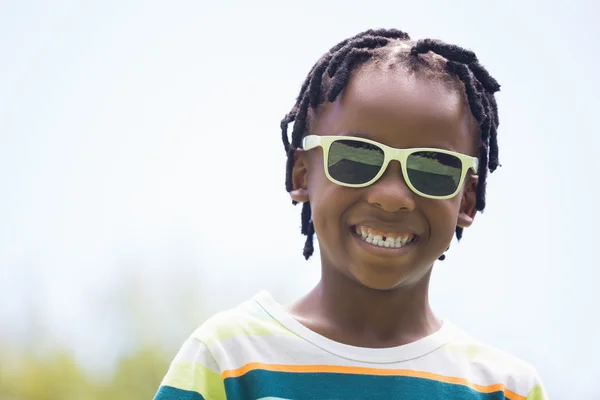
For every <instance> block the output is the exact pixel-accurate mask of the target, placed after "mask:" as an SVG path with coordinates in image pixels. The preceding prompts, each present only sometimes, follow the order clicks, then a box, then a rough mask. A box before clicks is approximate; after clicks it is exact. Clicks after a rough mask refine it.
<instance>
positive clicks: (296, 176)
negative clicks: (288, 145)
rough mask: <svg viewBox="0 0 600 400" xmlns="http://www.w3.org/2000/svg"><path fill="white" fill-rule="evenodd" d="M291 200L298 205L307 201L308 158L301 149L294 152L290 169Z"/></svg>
mask: <svg viewBox="0 0 600 400" xmlns="http://www.w3.org/2000/svg"><path fill="white" fill-rule="evenodd" d="M290 196H291V197H292V200H294V201H297V202H298V203H306V202H307V201H308V156H307V154H306V152H305V151H304V150H302V149H297V150H296V151H295V152H294V167H293V168H292V191H291V192H290Z"/></svg>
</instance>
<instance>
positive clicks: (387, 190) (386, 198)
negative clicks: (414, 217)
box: [367, 160, 415, 213]
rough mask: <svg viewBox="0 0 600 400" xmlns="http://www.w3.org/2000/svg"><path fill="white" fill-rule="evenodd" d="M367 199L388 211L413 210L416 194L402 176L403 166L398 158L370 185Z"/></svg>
mask: <svg viewBox="0 0 600 400" xmlns="http://www.w3.org/2000/svg"><path fill="white" fill-rule="evenodd" d="M368 189H369V191H368V194H367V201H368V202H369V204H372V205H374V206H376V207H379V208H381V209H383V210H385V211H387V212H391V213H393V212H399V211H413V210H414V209H415V194H414V193H413V191H412V190H410V188H409V187H408V185H407V184H406V182H405V181H404V177H403V176H402V167H401V166H400V163H399V162H398V161H396V160H394V161H392V162H390V164H389V165H388V166H387V169H386V170H385V172H384V173H383V175H382V176H381V177H380V178H379V179H378V180H377V182H375V183H374V184H372V185H371V186H369V188H368Z"/></svg>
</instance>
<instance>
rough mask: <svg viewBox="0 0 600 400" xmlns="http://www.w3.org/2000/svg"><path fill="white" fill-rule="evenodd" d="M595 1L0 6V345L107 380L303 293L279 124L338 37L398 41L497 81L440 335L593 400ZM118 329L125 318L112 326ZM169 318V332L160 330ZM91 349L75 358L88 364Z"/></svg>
mask: <svg viewBox="0 0 600 400" xmlns="http://www.w3.org/2000/svg"><path fill="white" fill-rule="evenodd" d="M599 12H600V5H598V4H597V3H594V2H593V1H591V0H590V1H583V0H578V1H571V2H559V1H544V2H541V1H533V0H523V1H508V0H503V1H491V0H490V1H488V2H481V1H475V0H459V1H453V2H446V1H442V0H431V1H414V2H392V1H386V0H373V1H370V2H368V3H365V2H353V1H349V0H348V1H342V0H339V1H338V0H330V1H328V0H321V1H317V0H309V1H303V2H281V1H253V2H243V1H241V0H238V1H234V0H231V1H221V2H220V3H218V5H217V2H207V1H203V0H200V1H198V0H196V1H192V0H189V1H183V0H182V1H171V2H168V4H167V3H166V2H162V1H156V0H147V1H141V0H131V1H114V0H113V1H103V2H85V1H62V2H44V1H16V0H13V1H10V0H4V1H2V2H0V53H1V54H2V57H1V60H2V62H0V188H1V191H0V321H2V322H0V339H2V340H4V341H8V342H11V343H13V342H14V343H18V344H24V346H33V347H40V348H43V347H44V346H46V347H48V346H59V345H61V346H69V347H70V348H72V350H73V351H74V352H75V353H76V354H77V355H78V357H79V359H80V360H82V363H84V364H86V365H88V364H89V365H108V364H110V363H111V362H112V361H113V360H114V359H115V357H117V356H118V355H119V354H121V353H122V352H125V351H127V349H128V348H131V347H133V346H135V345H137V344H139V342H140V341H145V342H152V343H155V342H156V343H163V344H166V345H167V346H169V348H171V349H172V350H173V351H175V350H176V348H177V347H178V346H179V345H180V344H181V343H182V342H183V340H185V337H186V336H187V335H188V334H190V333H191V331H192V330H193V329H194V327H195V326H197V325H198V324H200V323H201V322H202V320H203V319H205V318H206V317H208V316H210V315H211V314H212V313H214V312H217V311H220V310H223V309H226V308H228V307H232V306H235V305H236V304H237V303H239V302H241V301H243V300H245V299H247V298H248V297H249V296H252V295H253V294H254V293H255V292H257V291H259V290H262V289H266V290H269V291H271V292H272V293H273V294H274V296H275V297H276V298H277V299H278V300H280V301H281V302H289V301H292V300H293V299H295V298H297V297H299V296H301V295H302V294H303V293H304V292H306V291H308V290H309V289H310V288H311V287H312V286H313V285H314V284H315V283H316V282H317V281H318V278H319V265H318V257H313V259H311V260H310V261H308V262H306V261H304V259H303V257H302V255H301V252H302V246H303V237H302V236H301V235H300V233H299V225H300V209H299V208H294V207H293V206H292V205H291V204H290V199H289V196H288V194H287V193H286V192H285V190H284V167H285V154H284V151H283V147H282V144H281V139H280V131H279V121H280V120H281V118H282V117H283V116H284V115H285V113H287V112H288V111H289V109H290V108H291V107H292V105H293V103H294V101H295V97H296V95H297V93H298V90H299V88H300V84H301V83H302V81H303V80H304V78H305V76H306V74H307V73H308V71H309V70H310V68H311V66H312V65H313V63H314V62H315V61H316V60H317V59H318V58H319V57H320V55H321V54H322V53H323V52H325V51H326V50H327V49H329V48H330V47H331V46H333V45H334V44H336V43H337V42H339V41H340V40H342V39H344V38H346V37H348V36H351V35H354V34H356V33H358V32H360V31H362V30H365V29H369V28H377V27H385V28H397V29H401V30H404V31H406V32H408V33H409V34H410V35H411V37H413V38H415V39H418V38H427V37H429V38H439V39H443V40H444V41H447V42H451V43H456V44H459V45H461V46H463V47H468V48H471V49H473V50H474V51H475V52H476V53H477V55H478V57H479V59H480V60H481V62H482V63H483V64H484V65H485V66H486V67H487V68H488V70H489V71H490V72H491V73H492V75H493V76H494V77H496V78H497V80H498V81H499V82H500V83H501V84H502V90H501V92H500V93H499V94H498V95H497V99H498V104H499V109H500V128H499V144H500V160H501V163H502V167H501V168H499V169H498V170H497V171H496V172H495V173H494V174H492V175H491V176H490V178H489V181H488V205H487V208H486V211H485V213H483V214H481V215H478V216H477V218H476V220H475V223H474V225H473V226H472V227H471V228H469V229H468V230H467V231H466V232H465V235H464V239H463V240H462V241H461V243H460V244H457V243H453V244H452V247H451V250H450V251H449V253H448V257H447V259H446V261H444V262H443V263H438V264H437V265H436V266H435V267H434V274H433V282H432V290H431V301H432V304H433V307H434V308H435V310H436V312H437V313H438V314H439V315H442V316H444V317H446V318H448V319H450V320H452V321H453V322H454V323H455V324H457V325H459V326H461V327H462V328H463V329H465V330H467V331H468V332H469V333H471V334H472V335H473V336H475V337H477V338H479V339H480V340H482V341H484V342H487V343H489V344H492V345H494V346H498V347H500V348H502V349H505V350H507V351H509V352H511V353H513V354H515V355H517V356H519V357H521V358H523V359H525V360H526V361H528V362H530V363H532V364H533V365H535V366H536V368H537V369H538V371H539V373H540V375H541V376H542V378H543V379H544V381H545V382H546V386H547V387H548V389H549V390H550V392H551V394H552V396H553V398H556V399H596V398H598V399H600V389H598V387H597V385H596V382H595V378H597V377H598V376H600V367H598V364H597V361H596V360H597V359H599V358H600V347H599V346H598V345H597V343H596V340H597V338H598V337H600V324H599V323H598V320H597V318H594V317H593V315H597V310H596V308H597V307H598V306H600V291H599V290H598V289H597V285H598V281H599V280H600V272H599V268H598V267H600V262H599V261H598V255H597V254H596V252H595V246H596V239H597V237H598V233H597V232H598V226H599V224H600V216H599V213H598V207H597V206H596V204H597V197H598V194H599V190H598V184H597V182H598V181H599V180H598V178H597V175H598V173H600V167H598V165H597V161H596V160H597V154H596V152H597V149H598V148H600V139H598V138H599V136H598V133H597V124H596V121H597V113H598V108H599V107H598V106H599V105H600V102H599V101H598V97H597V96H598V92H599V91H600V78H599V74H598V73H597V68H598V64H599V61H600V57H599V56H598V50H597V48H598V46H597V43H596V42H597V41H596V40H595V38H598V37H600V28H599V27H598V26H597V24H596V18H595V16H597V15H600V14H599ZM128 310H129V311H131V310H134V311H135V310H137V314H136V315H139V320H136V321H132V320H131V318H130V317H129V316H128V315H129V314H128V313H127V311H128ZM167 321H168V322H167ZM91 344H93V345H91Z"/></svg>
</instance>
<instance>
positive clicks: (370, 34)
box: [281, 29, 500, 260]
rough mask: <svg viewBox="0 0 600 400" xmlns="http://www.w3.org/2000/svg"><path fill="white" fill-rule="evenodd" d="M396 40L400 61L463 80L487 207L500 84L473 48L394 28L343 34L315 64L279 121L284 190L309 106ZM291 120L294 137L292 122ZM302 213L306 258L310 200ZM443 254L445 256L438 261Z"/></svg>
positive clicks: (479, 198) (330, 95) (480, 199)
mask: <svg viewBox="0 0 600 400" xmlns="http://www.w3.org/2000/svg"><path fill="white" fill-rule="evenodd" d="M396 44H403V45H404V46H407V47H408V49H409V50H408V51H405V52H398V54H397V55H395V57H396V60H397V62H403V63H404V64H405V65H407V66H409V67H410V68H412V69H413V70H416V71H424V72H433V73H436V74H438V76H440V77H444V78H449V79H454V80H456V78H458V80H460V82H462V84H463V86H464V91H465V95H466V100H467V102H468V103H469V108H470V110H471V113H472V114H473V117H474V118H475V121H476V123H477V124H478V135H479V136H480V137H479V140H478V151H479V155H478V157H479V170H478V171H477V172H478V175H479V180H478V183H477V189H476V204H475V208H476V209H477V211H483V209H484V208H485V188H486V178H487V174H488V170H489V172H494V170H495V169H496V168H497V167H498V166H499V165H500V164H499V161H498V141H497V129H498V125H499V120H498V107H497V104H496V100H495V98H494V93H495V92H497V91H499V90H500V85H499V84H498V82H497V81H496V80H495V79H494V78H493V77H492V76H491V75H490V74H489V73H488V71H487V70H486V69H485V68H484V67H483V66H482V65H481V64H480V63H479V61H478V60H477V56H476V55H475V53H473V52H472V51H470V50H467V49H464V48H462V47H459V46H456V45H453V44H447V43H444V42H442V41H440V40H433V39H423V40H418V41H416V42H415V41H412V40H411V39H410V37H409V35H408V34H406V33H404V32H402V31H399V30H396V29H376V30H373V29H370V30H367V31H364V32H362V33H359V34H358V35H356V36H353V37H351V38H348V39H345V40H343V41H342V42H340V43H338V44H337V45H335V46H334V47H332V48H331V49H330V50H329V51H328V52H327V53H325V54H324V55H323V56H322V57H321V58H320V59H319V61H317V63H316V64H315V65H314V66H313V67H312V69H311V70H310V72H309V73H308V76H307V77H306V79H305V80H304V83H303V84H302V87H301V89H300V94H299V95H298V97H297V98H296V103H295V104H294V106H293V107H292V109H291V110H290V112H289V113H287V114H286V116H285V117H284V118H283V120H282V121H281V139H282V141H283V145H284V148H285V151H286V155H287V163H286V175H285V188H286V190H287V191H288V192H291V191H292V189H293V188H292V168H293V166H294V153H295V150H296V149H298V148H300V147H301V144H302V138H303V137H304V136H305V134H306V131H307V127H308V118H309V112H310V110H316V109H317V108H318V107H319V106H320V105H321V104H323V103H324V102H325V101H327V102H334V101H336V99H337V98H338V96H339V95H340V93H341V92H342V90H344V88H345V87H346V85H347V84H348V82H349V80H350V76H351V74H352V72H353V70H355V69H356V68H357V67H358V66H359V65H361V64H365V63H367V62H368V61H370V60H375V59H377V58H382V57H385V56H388V57H390V51H389V50H390V49H392V48H393V47H394V46H395V45H396ZM440 60H441V61H440ZM292 122H293V129H292V134H291V141H290V138H289V137H288V126H289V124H290V123H292ZM293 204H294V205H295V204H296V202H295V201H294V202H293ZM301 215H302V216H301V232H302V234H303V235H305V236H306V243H305V245H304V251H303V254H304V257H305V258H306V259H307V260H308V258H309V257H310V256H311V255H312V254H313V251H314V245H313V236H314V233H315V228H314V225H313V222H312V218H311V208H310V202H305V203H304V204H303V205H302V214H301ZM462 234H463V228H461V227H459V226H457V227H456V238H457V239H458V240H460V239H461V237H462ZM444 258H445V256H444V255H442V256H441V257H440V260H443V259H444Z"/></svg>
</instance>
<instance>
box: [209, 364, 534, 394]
mask: <svg viewBox="0 0 600 400" xmlns="http://www.w3.org/2000/svg"><path fill="white" fill-rule="evenodd" d="M258 369H260V370H266V371H273V372H293V373H314V372H318V373H337V374H357V375H377V376H408V377H412V378H423V379H430V380H434V381H438V382H444V383H451V384H455V385H463V386H467V387H469V388H471V389H473V390H476V391H478V392H480V393H492V392H499V391H504V395H505V397H507V398H508V399H509V400H527V398H526V397H524V396H521V395H518V394H516V393H514V392H512V391H510V390H508V389H506V387H505V386H504V385H503V384H501V383H497V384H494V385H487V386H484V385H478V384H475V383H471V382H469V381H467V380H466V379H463V378H455V377H451V376H444V375H438V374H433V373H431V372H423V371H412V370H408V369H378V368H365V367H353V366H338V365H285V364H263V363H258V362H256V363H249V364H246V365H244V366H243V367H241V368H238V369H234V370H226V371H223V372H222V374H221V376H222V377H223V379H226V378H237V377H240V376H242V375H245V374H247V373H248V372H250V371H254V370H258Z"/></svg>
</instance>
